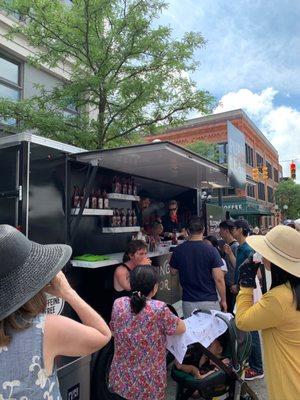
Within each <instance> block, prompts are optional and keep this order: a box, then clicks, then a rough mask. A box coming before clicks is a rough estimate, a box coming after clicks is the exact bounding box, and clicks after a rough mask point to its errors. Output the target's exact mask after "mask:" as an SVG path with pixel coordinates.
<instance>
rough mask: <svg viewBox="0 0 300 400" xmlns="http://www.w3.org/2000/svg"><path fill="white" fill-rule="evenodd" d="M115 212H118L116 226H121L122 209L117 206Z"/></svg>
mask: <svg viewBox="0 0 300 400" xmlns="http://www.w3.org/2000/svg"><path fill="white" fill-rule="evenodd" d="M115 214H116V225H115V226H116V227H117V228H118V227H120V226H121V216H120V211H119V209H118V208H116V210H115Z"/></svg>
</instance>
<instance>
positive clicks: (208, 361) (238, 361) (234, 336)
mask: <svg viewBox="0 0 300 400" xmlns="http://www.w3.org/2000/svg"><path fill="white" fill-rule="evenodd" d="M198 312H201V311H196V313H198ZM203 312H205V311H203ZM205 313H207V312H205ZM217 317H218V318H221V319H222V320H223V321H224V322H225V323H226V325H227V327H228V329H227V331H226V332H225V333H224V334H223V335H222V336H221V337H219V338H218V339H216V340H215V341H214V342H212V344H211V345H210V346H209V347H208V348H205V347H204V346H203V345H201V344H200V343H196V344H193V345H191V346H190V347H189V349H188V352H187V354H186V357H185V359H184V361H183V363H182V364H179V363H178V362H175V363H174V365H173V367H172V371H171V376H172V378H173V379H174V380H175V381H176V382H177V395H176V400H188V399H190V398H193V396H194V397H195V395H197V396H198V397H197V398H200V399H202V400H212V399H213V398H214V397H219V396H222V399H228V400H229V399H230V400H240V399H249V400H250V399H251V400H256V399H257V397H256V395H255V393H253V392H252V390H251V389H250V388H249V387H248V386H247V385H246V383H245V382H244V381H243V379H242V374H243V369H244V366H245V362H246V360H247V358H248V355H249V352H250V349H251V335H250V333H248V332H242V331H240V330H238V329H237V328H236V326H235V322H234V319H231V320H228V319H226V318H224V317H223V315H221V314H217Z"/></svg>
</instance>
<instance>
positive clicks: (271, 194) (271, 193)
mask: <svg viewBox="0 0 300 400" xmlns="http://www.w3.org/2000/svg"><path fill="white" fill-rule="evenodd" d="M267 191H268V202H269V203H274V190H273V188H271V187H270V186H268V188H267Z"/></svg>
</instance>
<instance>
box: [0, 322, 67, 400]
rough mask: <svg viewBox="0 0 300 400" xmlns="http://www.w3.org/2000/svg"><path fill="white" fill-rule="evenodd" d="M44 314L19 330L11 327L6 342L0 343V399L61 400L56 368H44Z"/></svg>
mask: <svg viewBox="0 0 300 400" xmlns="http://www.w3.org/2000/svg"><path fill="white" fill-rule="evenodd" d="M44 324H45V314H40V315H38V316H37V317H36V318H33V319H32V320H31V325H30V326H29V327H28V328H27V329H24V330H23V331H12V330H10V332H9V333H10V335H11V337H12V340H11V342H10V343H9V345H8V346H4V347H0V400H42V399H45V400H61V396H60V392H59V386H58V380H57V375H56V371H54V372H53V373H52V375H48V374H47V372H46V371H45V369H44V360H43V336H44Z"/></svg>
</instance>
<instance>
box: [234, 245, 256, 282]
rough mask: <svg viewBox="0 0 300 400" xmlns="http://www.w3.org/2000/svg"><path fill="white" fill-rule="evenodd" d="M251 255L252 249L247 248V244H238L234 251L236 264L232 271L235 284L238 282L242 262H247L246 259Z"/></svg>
mask: <svg viewBox="0 0 300 400" xmlns="http://www.w3.org/2000/svg"><path fill="white" fill-rule="evenodd" d="M252 253H253V249H252V247H250V246H249V244H248V243H247V242H244V243H243V244H240V245H239V247H238V248H237V251H236V264H235V271H234V282H235V284H237V283H238V281H239V268H240V266H241V265H242V264H243V262H244V261H246V260H247V258H248V257H250V255H251V254H252Z"/></svg>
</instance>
